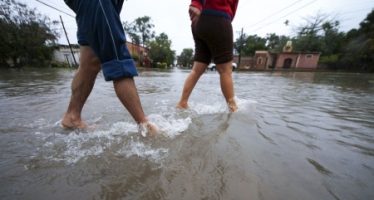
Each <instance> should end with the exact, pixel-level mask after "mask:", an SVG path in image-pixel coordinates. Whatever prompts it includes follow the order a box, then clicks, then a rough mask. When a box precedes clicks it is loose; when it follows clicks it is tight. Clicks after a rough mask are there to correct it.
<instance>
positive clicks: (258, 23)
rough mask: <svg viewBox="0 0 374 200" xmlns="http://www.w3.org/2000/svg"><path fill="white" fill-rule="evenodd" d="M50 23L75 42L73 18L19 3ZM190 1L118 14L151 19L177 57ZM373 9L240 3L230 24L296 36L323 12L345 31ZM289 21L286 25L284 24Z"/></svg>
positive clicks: (143, 2)
mask: <svg viewBox="0 0 374 200" xmlns="http://www.w3.org/2000/svg"><path fill="white" fill-rule="evenodd" d="M18 1H19V2H23V3H26V4H27V5H28V6H29V7H31V8H36V9H37V10H38V11H39V12H40V13H41V14H45V15H47V16H49V17H50V18H51V19H52V20H59V16H60V15H61V16H62V18H63V20H64V23H65V26H66V28H67V31H68V34H69V35H68V37H69V39H70V41H71V42H72V43H76V41H77V40H76V35H75V33H76V30H77V26H76V23H75V19H74V18H73V17H71V16H69V15H66V14H64V13H62V12H59V11H56V10H54V9H52V8H49V7H48V6H45V5H43V4H41V3H40V2H38V1H37V0H18ZM39 1H42V2H45V3H47V4H49V5H52V6H54V7H56V8H58V9H60V10H62V11H64V12H66V13H69V14H70V15H73V16H74V13H73V12H72V11H71V10H70V9H69V8H68V7H67V6H66V5H65V3H64V1H63V0H39ZM190 2H191V1H190V0H127V1H125V3H124V5H123V9H122V13H121V20H122V21H127V22H132V21H134V19H136V18H138V17H143V16H150V17H151V20H152V23H153V24H154V25H155V28H154V30H155V32H156V34H157V35H158V34H160V33H162V32H164V33H166V34H167V35H168V36H169V39H170V40H171V41H172V49H173V50H176V52H177V55H178V54H180V52H181V51H182V49H184V48H193V46H194V44H193V39H192V35H191V32H190V21H189V16H188V6H189V4H190ZM373 8H374V0H282V1H280V0H260V1H254V0H239V6H238V10H237V13H236V16H235V19H234V21H233V27H234V37H235V38H237V37H238V36H239V32H240V30H241V29H242V28H243V30H244V33H246V34H247V35H254V34H257V35H259V36H262V37H264V36H266V34H267V33H276V34H278V35H281V34H283V35H289V36H292V35H294V34H295V27H297V26H299V25H300V24H303V23H304V22H305V19H304V18H306V17H308V16H316V14H317V13H324V14H328V15H330V16H332V17H334V18H335V19H336V20H339V21H340V22H341V24H340V30H341V31H348V30H350V29H352V28H358V27H359V23H360V22H361V21H362V20H363V19H365V17H366V16H367V14H368V13H369V12H370V11H371V10H372V9H373ZM286 20H288V21H289V25H288V26H286V25H285V24H284V22H285V21H286ZM62 31H63V30H62V28H61V29H60V33H61V34H60V39H59V43H62V44H67V41H66V37H65V35H64V34H63V32H62Z"/></svg>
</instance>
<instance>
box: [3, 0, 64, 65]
mask: <svg viewBox="0 0 374 200" xmlns="http://www.w3.org/2000/svg"><path fill="white" fill-rule="evenodd" d="M56 24H57V22H52V21H50V19H49V18H48V17H46V16H42V15H40V14H38V13H37V12H36V10H35V9H30V8H28V7H27V6H26V5H24V4H21V3H19V2H16V1H15V0H2V1H0V30H2V31H1V32H0V66H1V67H22V66H25V65H31V66H36V67H38V66H45V65H48V64H49V63H50V61H51V59H52V55H53V50H54V46H55V41H56V39H57V36H58V34H57V32H56V31H55V30H53V29H52V26H53V25H56Z"/></svg>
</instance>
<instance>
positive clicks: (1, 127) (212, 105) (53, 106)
mask: <svg viewBox="0 0 374 200" xmlns="http://www.w3.org/2000/svg"><path fill="white" fill-rule="evenodd" d="M73 73H74V72H73V71H68V70H55V69H43V70H36V69H27V70H1V73H0V113H1V115H0V120H1V124H0V150H1V152H2V153H1V155H0V185H1V187H0V198H1V199H67V198H70V199H373V198H374V192H373V191H372V188H374V182H373V180H374V159H373V156H374V135H373V133H374V100H373V99H374V76H373V75H367V74H353V73H301V72H296V73H292V72H273V73H270V72H269V73H245V72H235V73H234V74H233V76H234V80H235V88H236V96H237V100H238V105H239V111H238V112H237V113H233V114H230V113H229V112H228V110H227V107H226V105H225V103H224V99H223V97H222V95H221V91H220V88H219V77H218V74H217V73H216V72H207V73H206V74H204V76H203V77H202V78H201V80H200V82H199V83H198V84H197V86H196V89H195V90H194V92H193V94H192V96H191V101H190V106H191V108H190V109H189V110H185V111H182V110H177V109H175V104H176V101H177V100H178V98H179V95H180V92H181V90H182V86H183V82H184V80H185V78H186V76H187V74H188V71H183V70H171V71H149V70H148V71H141V73H140V76H139V77H137V78H136V83H137V87H138V90H139V93H140V95H141V100H142V103H143V105H144V110H145V111H146V113H148V114H149V118H150V119H151V120H152V121H154V122H155V123H157V124H158V125H159V126H160V128H161V130H162V133H161V134H160V135H159V136H158V137H156V138H154V139H150V138H143V137H141V136H139V135H138V134H137V126H136V124H135V123H134V122H133V120H132V119H131V117H130V116H129V114H128V113H127V112H126V111H125V110H124V108H123V107H122V106H121V105H120V103H119V101H118V99H117V98H116V95H115V93H114V91H113V88H112V84H111V83H106V82H104V81H103V77H102V76H101V75H99V78H98V80H97V83H96V85H95V88H94V90H93V92H92V94H91V96H90V97H89V99H88V102H87V104H86V106H85V108H84V110H83V117H84V118H85V119H86V120H87V122H88V123H90V124H95V126H96V129H95V130H89V131H84V132H77V131H65V130H62V129H61V128H59V126H58V124H59V120H60V118H61V115H62V114H63V112H64V111H65V108H66V106H67V103H68V100H69V95H70V83H71V79H72V76H73Z"/></svg>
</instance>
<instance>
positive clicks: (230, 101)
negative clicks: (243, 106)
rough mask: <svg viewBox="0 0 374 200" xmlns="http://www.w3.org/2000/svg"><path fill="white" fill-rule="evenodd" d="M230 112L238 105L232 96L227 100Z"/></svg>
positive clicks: (235, 109)
mask: <svg viewBox="0 0 374 200" xmlns="http://www.w3.org/2000/svg"><path fill="white" fill-rule="evenodd" d="M227 105H228V107H229V110H230V112H236V111H237V110H238V106H237V105H236V101H235V100H234V99H233V98H232V99H230V100H229V101H228V102H227Z"/></svg>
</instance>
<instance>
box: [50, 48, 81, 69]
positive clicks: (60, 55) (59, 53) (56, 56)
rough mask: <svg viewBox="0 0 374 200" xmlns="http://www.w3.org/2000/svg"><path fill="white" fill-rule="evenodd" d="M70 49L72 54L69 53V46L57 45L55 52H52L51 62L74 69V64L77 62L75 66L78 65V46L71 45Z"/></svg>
mask: <svg viewBox="0 0 374 200" xmlns="http://www.w3.org/2000/svg"><path fill="white" fill-rule="evenodd" d="M71 48H72V51H73V54H72V53H71V50H70V48H69V45H65V44H60V45H58V47H57V48H56V50H55V51H54V52H53V60H54V61H55V62H58V63H65V64H67V65H69V67H74V66H75V62H77V64H78V65H79V56H80V51H79V45H78V44H73V45H71ZM73 55H74V57H73ZM74 59H75V61H74Z"/></svg>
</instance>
